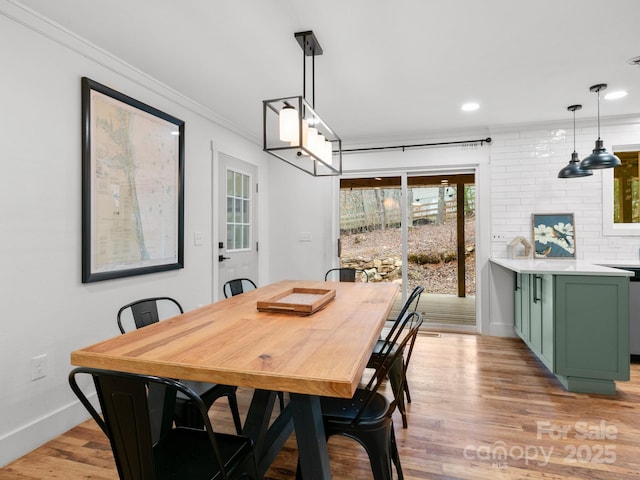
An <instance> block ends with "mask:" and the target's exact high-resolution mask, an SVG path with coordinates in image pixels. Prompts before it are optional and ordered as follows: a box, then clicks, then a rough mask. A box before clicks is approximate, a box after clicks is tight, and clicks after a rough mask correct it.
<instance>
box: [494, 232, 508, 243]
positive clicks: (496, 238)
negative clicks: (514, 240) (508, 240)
mask: <svg viewBox="0 0 640 480" xmlns="http://www.w3.org/2000/svg"><path fill="white" fill-rule="evenodd" d="M504 239H505V236H504V233H494V234H493V235H491V241H493V242H504Z"/></svg>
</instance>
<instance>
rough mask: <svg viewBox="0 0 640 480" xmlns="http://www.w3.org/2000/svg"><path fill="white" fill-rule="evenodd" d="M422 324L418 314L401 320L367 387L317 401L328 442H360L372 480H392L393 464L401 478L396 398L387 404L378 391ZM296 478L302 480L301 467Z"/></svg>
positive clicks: (383, 349)
mask: <svg viewBox="0 0 640 480" xmlns="http://www.w3.org/2000/svg"><path fill="white" fill-rule="evenodd" d="M421 323H422V315H421V314H420V313H418V312H412V313H410V314H408V315H406V316H405V317H404V319H403V321H402V322H400V323H399V324H398V327H397V328H396V329H395V331H394V335H393V336H392V337H391V338H389V340H388V341H387V342H385V344H384V346H383V348H382V350H381V352H380V355H381V361H380V363H379V365H378V366H377V368H376V370H375V373H374V375H373V376H372V377H371V379H370V380H369V382H368V383H367V385H366V386H364V387H360V388H358V389H356V393H355V394H354V396H353V397H352V398H350V399H345V398H333V397H321V398H320V404H321V408H322V419H323V424H324V430H325V435H326V437H327V439H328V438H329V437H331V436H333V435H344V436H346V437H348V438H351V439H353V440H355V441H357V442H358V443H360V444H361V445H362V446H363V447H364V449H365V451H366V452H367V454H368V456H369V463H370V464H371V470H372V472H373V478H374V479H375V480H391V479H392V478H393V471H392V470H393V465H395V467H396V473H397V475H398V480H403V479H404V475H403V473H402V466H401V464H400V455H399V453H398V446H397V444H396V438H395V433H394V428H393V419H392V414H393V412H394V411H395V409H396V406H397V401H396V399H395V396H394V399H393V400H392V401H389V400H388V399H387V398H386V397H385V395H384V394H382V393H380V392H379V391H378V390H379V389H380V386H381V385H382V384H383V382H384V380H385V379H386V378H387V376H388V375H389V371H390V370H391V369H392V368H393V367H394V365H397V364H398V363H401V362H402V358H401V357H402V351H403V350H404V349H405V347H406V345H407V344H408V343H409V342H410V341H411V338H412V337H413V336H415V335H416V334H417V331H418V329H419V328H420V324H421ZM401 381H402V380H401ZM399 387H400V388H402V385H399ZM296 478H298V479H299V478H301V471H300V468H298V472H297V475H296Z"/></svg>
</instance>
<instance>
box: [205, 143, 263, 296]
mask: <svg viewBox="0 0 640 480" xmlns="http://www.w3.org/2000/svg"><path fill="white" fill-rule="evenodd" d="M210 149H211V189H210V195H211V302H217V301H219V300H223V299H224V296H223V295H222V293H221V292H222V285H220V263H219V261H218V255H219V248H218V242H219V239H220V238H221V237H220V236H221V235H223V232H221V231H220V228H219V225H220V220H221V219H220V217H221V215H223V213H222V211H223V210H224V211H225V212H226V205H222V204H221V202H220V192H219V185H220V182H221V179H220V178H219V173H220V153H222V154H225V155H227V156H229V157H233V158H235V159H237V160H239V161H241V162H244V163H247V164H249V165H251V166H252V167H254V168H255V169H256V171H255V183H256V185H259V184H260V183H261V181H260V179H261V174H262V172H261V168H260V165H259V164H258V163H254V162H251V161H249V160H248V159H244V158H242V156H243V155H242V154H240V153H235V152H234V151H233V149H231V148H226V147H225V146H223V145H217V144H216V142H215V141H214V140H211V141H210ZM259 193H260V192H259V191H254V192H253V197H252V198H253V201H254V202H258V203H257V204H256V205H255V206H254V209H253V211H254V216H255V226H254V228H255V238H254V239H253V243H254V246H255V242H256V241H257V242H259V244H260V247H261V248H260V250H262V249H263V248H264V247H263V243H264V240H263V239H261V237H262V236H263V235H262V234H263V233H264V232H262V231H261V225H260V216H261V214H264V211H263V207H262V206H261V205H260V203H261V202H260V201H259ZM224 237H225V238H226V232H225V233H224ZM225 243H226V241H225ZM260 250H258V251H257V257H258V260H257V264H256V269H257V276H256V278H255V279H252V280H253V281H254V282H256V284H258V285H260V282H261V275H262V273H261V272H262V270H263V268H262V267H263V265H262V256H261V255H260Z"/></svg>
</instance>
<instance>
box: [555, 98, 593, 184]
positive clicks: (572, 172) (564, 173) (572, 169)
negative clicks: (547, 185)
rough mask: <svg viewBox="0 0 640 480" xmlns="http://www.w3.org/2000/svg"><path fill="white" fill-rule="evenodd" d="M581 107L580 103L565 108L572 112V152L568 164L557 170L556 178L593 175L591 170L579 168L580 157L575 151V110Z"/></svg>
mask: <svg viewBox="0 0 640 480" xmlns="http://www.w3.org/2000/svg"><path fill="white" fill-rule="evenodd" d="M581 108H582V105H570V106H568V107H567V110H569V111H570V112H573V153H572V154H571V160H569V165H567V166H566V167H564V168H563V169H562V170H560V171H559V172H558V178H577V177H588V176H589V175H593V172H592V171H591V170H584V169H582V168H580V159H579V158H578V152H576V110H580V109H581Z"/></svg>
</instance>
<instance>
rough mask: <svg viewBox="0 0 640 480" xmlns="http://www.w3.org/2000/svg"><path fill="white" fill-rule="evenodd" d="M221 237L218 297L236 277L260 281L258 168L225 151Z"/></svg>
mask: <svg viewBox="0 0 640 480" xmlns="http://www.w3.org/2000/svg"><path fill="white" fill-rule="evenodd" d="M218 159H219V176H218V179H219V180H218V192H219V195H220V198H219V205H220V210H221V211H220V215H219V219H220V225H219V232H220V237H221V238H219V239H218V266H219V268H218V280H219V281H218V285H219V288H220V291H219V292H218V293H219V296H218V298H224V295H223V293H222V287H223V285H224V284H225V282H227V281H228V280H231V279H234V278H250V279H251V280H253V281H254V283H256V284H258V218H257V212H258V205H257V203H258V201H257V200H258V196H257V185H258V184H257V177H258V175H257V168H256V167H255V166H254V165H251V164H249V163H247V162H243V161H242V160H238V159H237V158H234V157H231V156H229V155H226V154H224V153H220V154H219V155H218Z"/></svg>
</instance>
